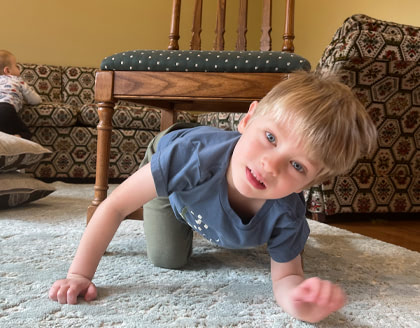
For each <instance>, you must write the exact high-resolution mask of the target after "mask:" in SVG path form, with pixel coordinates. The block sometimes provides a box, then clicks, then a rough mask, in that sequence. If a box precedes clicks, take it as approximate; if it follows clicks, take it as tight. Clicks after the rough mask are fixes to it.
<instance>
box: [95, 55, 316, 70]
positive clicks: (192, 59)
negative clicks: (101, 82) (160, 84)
mask: <svg viewBox="0 0 420 328" xmlns="http://www.w3.org/2000/svg"><path fill="white" fill-rule="evenodd" d="M101 69H102V70H108V71H112V70H114V71H155V72H156V71H160V72H163V71H168V72H226V73H289V72H293V71H297V70H306V71H309V70H310V69H311V65H310V63H309V62H308V61H307V60H306V59H304V58H303V57H301V56H299V55H296V54H293V53H288V52H282V51H199V50H133V51H126V52H121V53H118V54H114V55H112V56H109V57H106V58H105V59H104V60H103V61H102V63H101Z"/></svg>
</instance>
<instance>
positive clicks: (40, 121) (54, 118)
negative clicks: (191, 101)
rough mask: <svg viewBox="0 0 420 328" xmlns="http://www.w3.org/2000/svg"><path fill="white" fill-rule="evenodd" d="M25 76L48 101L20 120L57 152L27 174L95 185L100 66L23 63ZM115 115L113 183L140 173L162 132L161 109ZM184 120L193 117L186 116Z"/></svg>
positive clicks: (130, 109)
mask: <svg viewBox="0 0 420 328" xmlns="http://www.w3.org/2000/svg"><path fill="white" fill-rule="evenodd" d="M18 65H19V67H20V69H21V76H22V77H23V79H24V80H25V81H26V82H27V83H28V84H29V85H31V86H32V87H33V88H34V89H35V90H36V91H37V92H38V94H40V95H41V97H42V99H43V103H42V104H40V105H36V106H29V105H25V106H24V107H23V109H22V111H21V112H20V116H21V118H22V120H23V121H24V122H25V124H26V125H27V126H28V127H29V130H30V131H31V133H32V134H33V136H32V140H33V141H35V142H37V143H39V144H41V145H42V146H44V147H45V148H48V149H50V150H51V151H52V153H51V155H49V156H47V157H46V158H44V159H43V160H42V161H41V162H39V163H38V164H36V165H34V166H32V167H29V168H27V169H26V173H30V174H32V175H33V176H34V177H36V178H41V179H43V180H56V179H60V180H70V181H79V180H80V181H88V180H89V181H93V180H94V178H95V171H96V137H97V131H96V125H97V124H98V122H99V118H98V114H97V109H96V105H95V104H94V103H93V102H94V85H95V73H96V71H97V69H96V68H87V67H62V66H52V65H35V64H18ZM115 110H116V111H115V115H114V116H113V126H114V129H113V134H112V143H111V159H110V161H111V162H110V169H109V177H110V180H111V181H112V180H114V181H121V180H123V179H125V178H127V177H128V176H129V175H130V174H132V173H133V172H135V171H136V170H137V169H138V166H139V164H140V162H141V160H142V158H143V156H144V152H145V150H146V148H147V145H148V143H149V142H150V140H151V139H152V138H153V137H154V136H155V135H156V134H157V133H158V132H159V130H160V111H159V109H157V108H151V107H145V106H141V105H139V104H133V103H128V102H125V103H123V102H120V103H117V105H116V107H115ZM178 118H179V120H184V121H191V120H193V117H192V116H190V115H188V114H185V113H180V114H179V116H178Z"/></svg>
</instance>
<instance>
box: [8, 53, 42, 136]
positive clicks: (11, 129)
mask: <svg viewBox="0 0 420 328" xmlns="http://www.w3.org/2000/svg"><path fill="white" fill-rule="evenodd" d="M24 101H26V102H27V103H29V104H31V105H38V104H39V103H41V101H42V99H41V97H40V96H39V95H38V94H37V93H36V92H35V91H34V90H33V89H32V88H31V87H30V86H29V85H27V84H26V82H25V81H23V80H22V78H21V77H20V70H19V68H18V67H17V65H16V57H15V56H14V55H13V54H12V53H11V52H9V51H7V50H0V131H2V132H5V133H8V134H13V135H16V136H19V137H23V138H25V139H30V138H31V133H30V132H29V130H28V128H27V127H26V125H25V123H23V121H22V120H21V119H20V117H19V115H18V114H17V113H18V112H19V111H20V110H21V109H22V106H23V102H24Z"/></svg>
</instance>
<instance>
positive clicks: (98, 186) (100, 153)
mask: <svg viewBox="0 0 420 328" xmlns="http://www.w3.org/2000/svg"><path fill="white" fill-rule="evenodd" d="M114 105H115V103H114V102H100V103H98V114H99V124H98V126H97V130H98V139H97V153H96V181H95V196H94V199H93V201H92V203H91V205H90V206H89V208H88V211H87V223H89V221H90V219H91V217H92V215H93V213H94V212H95V210H96V208H97V207H98V206H99V204H100V203H101V202H102V201H103V200H104V199H105V198H106V196H107V191H108V170H109V158H110V152H111V134H112V115H113V114H114Z"/></svg>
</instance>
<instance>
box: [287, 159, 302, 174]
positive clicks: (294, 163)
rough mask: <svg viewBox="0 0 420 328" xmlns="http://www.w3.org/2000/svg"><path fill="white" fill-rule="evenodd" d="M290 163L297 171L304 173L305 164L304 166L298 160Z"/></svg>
mask: <svg viewBox="0 0 420 328" xmlns="http://www.w3.org/2000/svg"><path fill="white" fill-rule="evenodd" d="M290 164H292V166H293V168H294V169H295V170H296V171H298V172H300V173H303V166H302V165H300V164H299V163H298V162H295V161H292V162H290Z"/></svg>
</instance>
